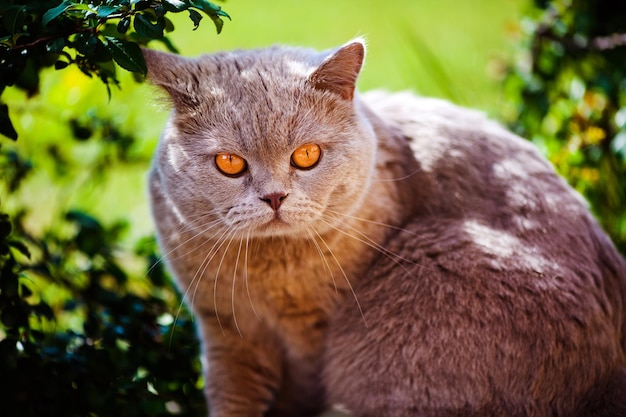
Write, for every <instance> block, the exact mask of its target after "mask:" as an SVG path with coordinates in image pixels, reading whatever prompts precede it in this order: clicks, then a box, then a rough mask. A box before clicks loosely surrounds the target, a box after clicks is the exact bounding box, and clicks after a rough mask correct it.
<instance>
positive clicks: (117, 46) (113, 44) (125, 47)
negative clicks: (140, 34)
mask: <svg viewBox="0 0 626 417" xmlns="http://www.w3.org/2000/svg"><path fill="white" fill-rule="evenodd" d="M106 41H107V42H106V44H105V46H106V47H107V49H108V50H109V52H111V55H112V56H113V59H114V60H115V62H116V63H117V64H118V65H119V66H120V67H122V68H124V69H125V70H128V71H130V72H137V73H140V74H144V75H145V74H146V73H147V72H148V68H147V67H146V61H145V59H144V57H143V54H142V53H141V48H140V47H139V45H137V44H136V43H134V42H128V41H123V40H120V39H116V38H113V37H109V36H107V37H106Z"/></svg>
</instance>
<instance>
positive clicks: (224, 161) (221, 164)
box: [215, 153, 248, 177]
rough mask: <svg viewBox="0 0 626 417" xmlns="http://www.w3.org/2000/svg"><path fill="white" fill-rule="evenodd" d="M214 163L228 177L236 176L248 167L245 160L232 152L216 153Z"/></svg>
mask: <svg viewBox="0 0 626 417" xmlns="http://www.w3.org/2000/svg"><path fill="white" fill-rule="evenodd" d="M215 165H216V166H217V169H219V170H220V172H221V173H222V174H224V175H227V176H229V177H237V176H239V175H241V174H243V173H244V172H245V171H246V169H248V163H247V162H246V160H245V159H243V158H242V157H240V156H239V155H235V154H232V153H218V154H217V155H216V156H215Z"/></svg>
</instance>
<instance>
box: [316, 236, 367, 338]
mask: <svg viewBox="0 0 626 417" xmlns="http://www.w3.org/2000/svg"><path fill="white" fill-rule="evenodd" d="M311 230H313V232H314V233H315V234H316V235H317V237H318V238H319V239H320V240H321V242H322V243H323V244H324V246H326V249H328V252H329V253H330V255H331V256H332V257H333V259H334V260H335V263H336V264H337V267H338V268H339V270H340V271H341V273H342V274H343V277H344V279H345V281H346V284H348V288H350V292H351V293H352V296H353V297H354V301H356V305H357V307H358V309H359V313H360V314H361V318H362V319H363V323H364V324H365V327H367V321H366V320H365V315H364V314H363V309H362V308H361V303H360V302H359V299H358V298H357V296H356V293H355V292H354V288H352V284H350V280H349V279H348V275H346V272H345V271H344V269H343V267H342V266H341V263H340V262H339V259H337V257H336V256H335V254H334V253H333V251H332V249H331V248H330V246H328V244H327V243H326V241H325V240H324V238H323V237H322V236H321V235H320V234H319V233H318V232H317V230H315V229H314V228H311Z"/></svg>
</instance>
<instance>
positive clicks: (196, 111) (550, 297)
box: [144, 39, 626, 417]
mask: <svg viewBox="0 0 626 417" xmlns="http://www.w3.org/2000/svg"><path fill="white" fill-rule="evenodd" d="M144 56H145V59H146V62H147V66H148V78H149V79H150V80H151V82H152V83H153V84H154V85H156V86H158V87H160V88H161V89H162V90H163V91H164V92H165V96H166V97H168V99H169V101H170V102H171V106H172V113H171V116H170V118H169V120H168V122H167V125H166V127H165V129H164V132H163V135H162V138H161V141H160V143H159V146H158V149H157V151H156V153H155V156H154V161H153V166H152V169H151V173H150V180H149V186H150V201H151V207H152V212H153V217H154V220H155V224H156V227H157V232H158V237H159V242H160V245H161V248H162V251H163V253H164V257H165V258H166V260H167V264H168V266H169V268H170V269H171V271H172V272H173V275H174V277H175V279H176V282H177V283H178V286H179V289H180V291H181V292H182V294H183V295H184V299H185V301H186V302H187V303H188V305H189V306H190V308H191V309H192V311H193V313H194V314H195V316H196V317H197V321H198V333H199V338H200V339H201V342H202V359H203V365H204V372H205V374H206V396H207V400H208V407H209V413H210V416H212V417H235V416H246V417H260V416H272V417H276V416H299V417H303V416H315V415H319V414H320V413H322V412H324V410H327V409H328V408H330V407H331V406H333V405H340V406H341V408H342V409H344V410H347V412H350V413H352V415H354V416H356V417H409V416H410V417H417V416H420V417H422V416H423V417H431V416H432V417H447V416H520V417H521V416H537V417H539V416H541V417H544V416H545V417H548V416H550V417H553V416H572V417H589V416H626V354H625V348H626V340H625V337H626V336H625V335H626V321H625V318H626V314H625V313H626V311H625V306H624V303H625V302H626V262H625V261H624V259H623V258H621V257H620V255H619V254H618V252H617V251H616V249H615V247H614V246H613V244H612V243H611V241H610V240H609V238H608V237H607V236H606V235H605V233H604V232H603V231H602V230H601V229H600V227H599V226H598V224H597V223H596V221H595V220H594V219H593V218H592V216H591V215H590V213H589V210H588V208H587V205H586V203H585V202H584V200H583V199H582V198H581V197H580V196H579V195H578V194H577V193H576V192H575V191H573V190H572V189H571V188H570V187H569V186H568V185H567V184H566V182H565V181H564V180H563V179H562V178H560V177H559V176H558V175H557V174H556V173H555V171H554V169H553V168H552V167H551V165H550V164H549V163H548V162H547V161H546V160H545V159H544V158H543V157H541V156H540V154H539V152H538V151H537V150H536V149H535V148H534V146H533V145H532V144H531V143H529V142H527V141H525V140H523V139H521V138H519V137H517V136H515V135H514V134H512V133H510V132H508V131H507V130H506V129H504V128H503V127H501V126H500V125H499V124H497V123H496V122H493V121H490V120H488V119H487V118H486V117H485V116H483V114H482V113H480V112H477V111H474V110H468V109H464V108H460V107H457V106H456V105H453V104H451V103H448V102H446V101H443V100H439V99H430V98H420V97H417V96H415V95H413V94H410V93H394V94H392V93H386V92H382V91H374V92H370V93H365V94H358V93H357V92H356V91H355V85H356V81H357V78H358V76H359V73H360V71H361V67H362V64H363V60H364V56H365V44H364V42H363V41H362V40H361V39H355V40H352V41H350V42H348V43H347V44H345V45H343V46H341V47H338V48H335V49H333V50H330V51H324V52H317V51H313V50H308V49H302V48H295V47H285V46H275V47H270V48H266V49H258V50H241V51H233V52H219V53H216V54H213V55H207V56H201V57H199V58H183V57H179V56H175V55H171V54H169V53H165V52H156V51H153V50H147V49H146V50H144Z"/></svg>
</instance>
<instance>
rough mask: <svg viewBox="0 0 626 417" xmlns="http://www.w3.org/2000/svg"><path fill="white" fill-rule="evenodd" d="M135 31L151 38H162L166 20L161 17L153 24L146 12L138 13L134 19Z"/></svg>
mask: <svg viewBox="0 0 626 417" xmlns="http://www.w3.org/2000/svg"><path fill="white" fill-rule="evenodd" d="M133 27H134V28H135V31H137V33H138V34H139V35H141V36H144V37H146V38H149V39H160V38H162V37H163V29H165V21H164V20H163V19H162V18H160V19H158V20H157V23H155V24H153V23H152V22H151V21H150V19H149V18H147V17H146V16H145V15H144V14H142V13H138V14H136V15H135V20H134V21H133Z"/></svg>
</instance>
